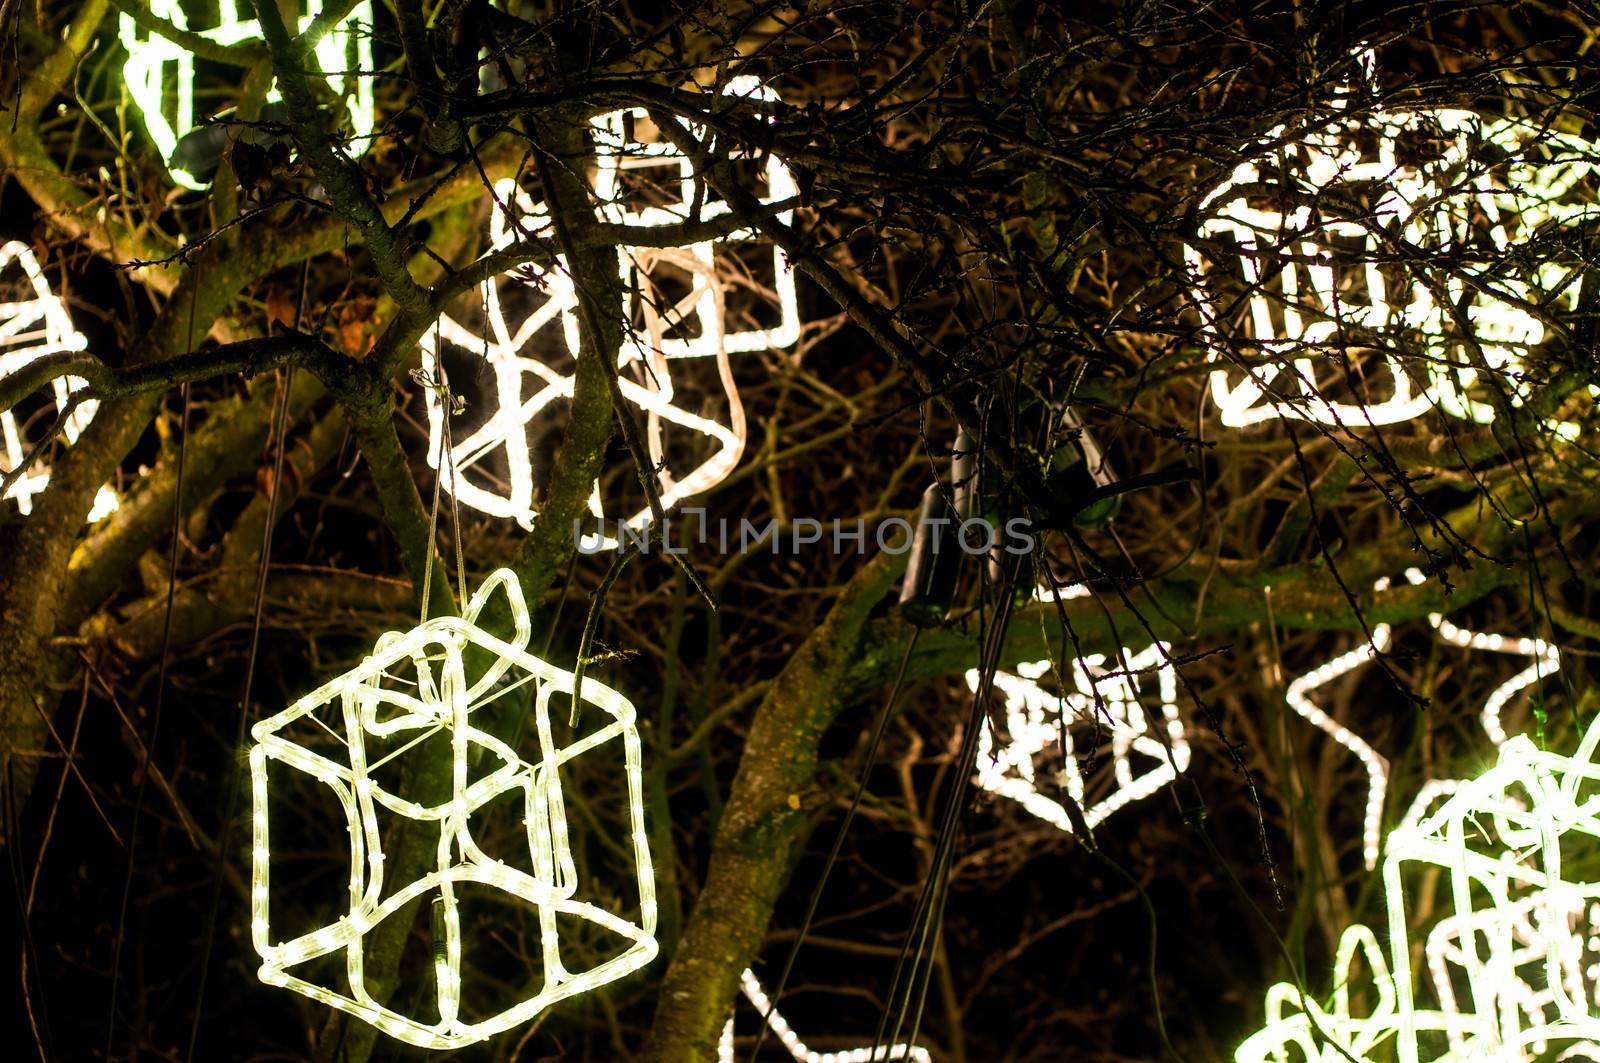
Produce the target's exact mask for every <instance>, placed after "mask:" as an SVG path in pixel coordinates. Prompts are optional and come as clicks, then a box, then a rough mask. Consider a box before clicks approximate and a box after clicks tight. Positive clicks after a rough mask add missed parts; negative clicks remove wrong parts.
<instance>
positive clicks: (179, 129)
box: [118, 0, 376, 189]
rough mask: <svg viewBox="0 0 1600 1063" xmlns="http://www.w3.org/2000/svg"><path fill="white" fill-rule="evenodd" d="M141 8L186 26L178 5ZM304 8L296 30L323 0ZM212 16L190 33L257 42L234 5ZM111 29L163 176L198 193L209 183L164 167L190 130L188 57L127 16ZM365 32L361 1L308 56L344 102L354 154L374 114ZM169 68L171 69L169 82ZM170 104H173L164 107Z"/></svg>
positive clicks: (367, 13)
mask: <svg viewBox="0 0 1600 1063" xmlns="http://www.w3.org/2000/svg"><path fill="white" fill-rule="evenodd" d="M148 3H149V8H150V13H151V14H152V15H154V16H156V17H157V18H160V19H165V20H166V21H168V22H170V23H172V25H174V26H176V27H177V28H178V29H181V30H186V29H188V28H189V22H188V16H187V15H185V14H184V10H183V4H182V2H181V0H148ZM306 5H307V10H306V13H305V14H304V15H302V16H301V18H300V21H299V24H298V26H299V32H301V33H303V32H305V30H306V29H307V28H308V27H309V26H310V25H311V23H312V21H313V20H314V19H315V18H316V17H317V16H318V15H319V14H320V13H321V12H322V6H323V5H322V0H306ZM218 14H219V20H218V23H217V25H215V26H212V27H210V28H208V29H202V30H199V31H197V32H199V34H200V35H201V36H203V37H205V38H207V39H208V40H212V41H215V42H216V43H218V44H222V45H232V44H239V43H241V42H243V41H255V40H260V39H261V26H260V24H259V23H258V22H257V21H256V20H255V19H253V18H240V17H239V13H238V9H237V5H236V3H235V0H219V12H218ZM118 27H119V35H120V37H121V39H122V46H123V48H124V49H125V50H126V51H127V53H128V56H127V58H126V59H125V60H123V64H122V76H123V82H124V84H126V85H127V87H128V95H129V96H130V97H132V99H133V103H134V106H136V107H137V108H138V109H139V113H140V114H141V115H142V116H143V117H144V125H145V130H146V131H147V132H148V133H149V134H150V139H151V140H153V141H154V142H155V145H156V147H157V148H158V149H159V150H160V152H161V157H162V159H164V160H169V163H168V165H169V171H168V172H170V173H171V175H172V179H173V180H174V181H176V182H177V183H178V184H180V185H183V186H184V187H185V188H194V189H203V188H204V187H205V186H206V185H207V184H208V183H209V182H205V181H201V180H199V179H198V178H197V177H195V175H193V174H191V173H189V172H187V171H186V170H183V169H182V168H180V167H177V166H175V165H172V164H171V162H170V160H171V159H172V156H173V153H174V152H175V151H176V150H177V147H178V141H179V140H180V139H181V138H182V137H183V136H184V135H185V134H187V133H188V132H189V131H190V130H192V129H194V128H195V120H194V55H193V53H191V52H190V51H189V50H188V49H186V48H184V47H183V46H182V45H180V44H177V43H175V42H173V41H169V40H167V38H165V37H163V36H161V35H160V34H156V33H151V34H148V35H145V34H143V33H142V31H141V30H140V29H139V25H138V23H136V22H134V20H133V19H132V18H131V17H130V16H128V15H126V14H124V15H122V16H120V17H119V20H118ZM371 29H372V5H371V3H370V0H361V2H360V3H357V4H356V5H355V6H353V7H352V8H351V9H350V12H349V13H348V14H346V15H345V17H344V18H342V19H340V20H339V23H338V24H337V25H336V26H334V27H333V28H332V29H331V30H330V31H329V32H328V33H326V34H324V35H323V37H322V39H321V40H319V41H317V43H316V47H315V49H314V50H313V52H312V55H314V56H315V57H316V63H317V66H318V67H319V68H320V72H321V73H323V74H324V75H325V78H326V80H327V83H328V87H329V88H330V89H332V90H333V92H334V95H336V96H338V97H340V98H342V99H344V100H345V108H346V111H347V113H348V114H349V117H350V128H351V132H352V133H353V134H354V136H353V146H354V147H355V149H356V152H357V154H360V153H362V152H365V151H366V149H367V145H368V143H369V142H370V140H371V137H372V130H373V124H374V114H375V113H376V112H375V109H374V103H373V95H372V84H373V78H372V77H371V72H372V71H373V69H374V68H373V65H372V39H371ZM168 64H172V66H173V67H174V70H173V71H172V73H173V75H174V76H173V78H172V80H171V81H170V82H169V80H168V69H167V67H168ZM346 71H352V72H353V73H352V77H351V81H352V82H354V91H353V92H350V93H348V94H347V93H346V91H345V72H346ZM169 99H170V100H171V101H172V106H171V107H170V108H169V107H168V103H167V101H168V100H169ZM267 99H268V101H269V102H272V101H276V100H278V99H280V97H279V95H278V90H277V89H276V88H274V89H273V90H272V91H271V93H270V94H269V95H268V97H267Z"/></svg>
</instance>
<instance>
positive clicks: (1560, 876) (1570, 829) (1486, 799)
mask: <svg viewBox="0 0 1600 1063" xmlns="http://www.w3.org/2000/svg"><path fill="white" fill-rule="evenodd" d="M1597 746H1600V724H1597V725H1594V726H1591V727H1590V729H1589V731H1588V732H1587V733H1586V734H1585V735H1584V736H1583V740H1582V742H1581V743H1580V744H1579V747H1578V750H1577V752H1576V753H1575V754H1573V755H1572V756H1570V757H1568V756H1563V755H1561V754H1558V753H1551V752H1546V751H1543V750H1540V749H1538V748H1537V747H1535V746H1534V744H1533V742H1531V741H1530V740H1529V739H1528V738H1527V737H1526V736H1525V735H1516V736H1514V737H1511V738H1508V739H1507V740H1506V742H1505V744H1503V745H1502V746H1501V747H1500V755H1499V758H1498V759H1497V761H1496V763H1495V765H1494V767H1492V768H1490V769H1489V770H1488V771H1486V772H1484V773H1483V774H1482V775H1480V776H1478V777H1477V778H1476V779H1473V780H1472V781H1470V782H1467V783H1464V784H1463V785H1462V786H1461V787H1460V788H1459V789H1458V790H1457V791H1456V792H1455V793H1454V794H1453V795H1451V796H1450V797H1449V798H1448V799H1447V800H1446V801H1445V802H1444V803H1443V804H1442V805H1441V806H1440V807H1439V808H1438V809H1437V810H1435V811H1434V812H1432V813H1429V814H1428V815H1426V816H1424V817H1423V818H1422V820H1421V821H1420V822H1419V823H1418V824H1417V825H1416V826H1415V827H1414V828H1411V829H1409V830H1406V831H1403V832H1402V831H1396V832H1395V833H1394V834H1392V835H1391V836H1390V838H1389V855H1388V857H1387V859H1386V860H1385V862H1384V887H1385V891H1386V894H1387V900H1388V910H1389V936H1390V945H1391V950H1392V952H1393V956H1392V961H1393V969H1394V974H1395V982H1396V988H1397V990H1398V1005H1397V1009H1398V1019H1399V1030H1400V1036H1399V1045H1398V1048H1399V1058H1400V1060H1401V1061H1402V1063H1418V1061H1419V1059H1421V1058H1422V1057H1421V1056H1420V1055H1419V1052H1418V1046H1417V1038H1416V1032H1417V1029H1418V1025H1419V1024H1418V1020H1417V1018H1416V1016H1415V1014H1414V1012H1415V992H1414V987H1413V985H1412V982H1411V971H1410V963H1411V956H1410V951H1411V950H1410V944H1409V934H1410V926H1409V920H1408V919H1407V917H1406V916H1407V906H1406V903H1405V873H1406V871H1407V869H1408V865H1412V864H1417V865H1422V866H1424V867H1426V868H1437V869H1442V870H1443V871H1445V872H1446V873H1447V874H1448V876H1449V883H1450V897H1451V901H1452V903H1453V906H1454V910H1453V912H1452V914H1451V915H1450V916H1448V917H1447V918H1446V919H1445V920H1442V921H1441V922H1440V924H1439V925H1438V926H1437V927H1436V928H1435V930H1434V932H1433V935H1432V938H1433V941H1432V943H1431V945H1430V946H1429V948H1428V949H1427V951H1428V953H1429V963H1430V966H1431V967H1432V972H1431V973H1432V974H1433V976H1434V981H1435V986H1436V989H1437V987H1438V986H1439V985H1440V984H1441V983H1444V984H1445V986H1446V988H1445V990H1444V992H1443V993H1442V994H1441V996H1442V999H1441V1005H1442V1007H1443V1008H1444V1009H1445V1010H1446V1013H1447V1016H1448V1018H1449V1022H1448V1023H1447V1024H1446V1031H1447V1033H1448V1034H1449V1037H1450V1044H1451V1048H1452V1051H1453V1052H1454V1053H1455V1054H1456V1055H1457V1056H1458V1057H1460V1058H1466V1057H1465V1056H1464V1053H1466V1052H1467V1051H1469V1050H1470V1051H1473V1052H1476V1053H1478V1054H1479V1056H1480V1057H1483V1058H1500V1059H1504V1058H1517V1059H1530V1060H1531V1059H1535V1058H1542V1057H1545V1056H1546V1055H1547V1053H1549V1052H1551V1051H1552V1043H1556V1044H1560V1043H1565V1042H1568V1041H1573V1040H1588V1039H1593V1038H1597V1037H1600V1000H1597V998H1596V992H1595V990H1596V986H1597V985H1600V978H1597V977H1596V976H1597V974H1600V966H1596V965H1595V963H1594V962H1593V958H1592V957H1591V959H1590V961H1589V962H1585V961H1584V956H1585V954H1586V944H1587V952H1596V951H1597V950H1596V948H1595V946H1596V945H1600V941H1596V940H1591V939H1592V938H1593V936H1594V935H1595V934H1596V932H1597V931H1600V925H1597V924H1596V923H1595V921H1594V919H1595V916H1596V915H1597V914H1600V909H1597V908H1596V902H1597V901H1600V880H1597V879H1595V878H1593V877H1591V876H1592V875H1593V869H1594V868H1595V861H1594V859H1593V857H1594V855H1596V854H1595V852H1594V849H1595V838H1596V837H1597V836H1600V800H1597V797H1600V794H1597V792H1596V789H1595V783H1596V782H1597V781H1600V765H1596V764H1595V763H1594V754H1595V750H1596V747H1597ZM1569 874H1574V875H1576V877H1575V878H1569V877H1568V875H1569ZM1456 979H1459V982H1460V983H1461V984H1464V985H1465V986H1466V989H1467V992H1466V993H1465V994H1464V995H1461V996H1460V998H1459V999H1457V994H1456V993H1455V992H1454V991H1453V990H1452V989H1451V988H1450V985H1452V984H1454V981H1453V980H1456Z"/></svg>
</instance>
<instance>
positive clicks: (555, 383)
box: [421, 180, 748, 551]
mask: <svg viewBox="0 0 1600 1063" xmlns="http://www.w3.org/2000/svg"><path fill="white" fill-rule="evenodd" d="M549 234H550V224H549V219H548V215H547V212H546V210H545V208H544V206H543V204H535V203H534V202H533V201H532V199H531V197H529V196H528V194H527V193H526V192H524V191H522V190H521V189H520V188H518V187H517V185H516V183H515V182H514V181H509V180H507V181H501V182H499V183H497V184H496V185H495V205H494V210H493V213H492V216H491V219H490V249H491V250H500V249H502V248H504V247H507V246H509V245H510V244H511V243H512V242H513V241H515V240H516V239H518V237H519V236H526V237H533V236H548V235H549ZM652 253H653V254H655V255H657V256H661V257H663V258H665V257H674V258H675V261H677V262H678V263H679V264H680V265H683V266H685V267H686V268H688V269H706V270H709V267H706V266H705V265H704V263H703V262H702V261H701V259H699V258H698V257H696V256H695V255H693V254H691V253H689V252H687V251H682V250H670V249H668V250H657V251H655V252H652ZM708 284H709V282H708ZM480 297H481V303H482V309H483V324H482V326H481V332H482V334H481V335H480V334H477V333H475V332H474V331H473V330H471V329H468V328H466V327H464V326H463V325H461V324H459V323H458V322H456V321H455V320H453V319H452V318H450V317H449V316H447V315H446V316H441V317H440V319H439V323H438V327H437V328H436V329H434V330H431V331H430V332H428V333H426V334H425V335H424V336H423V338H422V343H421V345H422V355H423V358H422V361H423V368H424V370H426V371H427V372H429V373H430V374H433V375H435V376H437V375H438V374H439V369H440V361H441V358H442V357H443V356H444V353H445V352H446V351H448V350H450V349H452V348H454V349H455V350H456V351H458V352H459V353H460V355H461V356H462V357H464V358H466V359H468V360H469V361H470V362H471V363H474V364H483V365H486V367H487V370H488V373H489V374H490V375H492V377H493V388H492V394H491V395H488V396H485V397H484V398H483V399H480V400H479V402H480V405H482V406H484V407H485V409H483V410H481V411H480V412H479V414H478V415H479V416H480V417H481V418H482V419H481V420H480V422H479V423H478V426H477V427H476V428H474V429H472V430H471V431H470V432H469V433H468V434H466V435H465V436H464V437H463V438H461V439H458V440H455V441H454V443H453V446H452V448H451V452H452V453H451V455H447V457H449V456H453V460H452V461H450V462H448V463H447V464H449V465H451V466H452V467H451V468H449V469H447V471H446V472H445V478H444V481H443V486H444V489H445V490H447V491H450V492H451V493H452V494H454V495H455V496H456V497H457V498H458V499H459V500H460V501H461V502H462V504H464V505H468V506H471V507H473V508H474V509H478V510H481V511H482V512H485V513H488V514H491V515H493V516H498V517H509V518H511V519H514V520H516V521H518V522H519V523H521V524H522V525H523V526H524V527H531V526H532V525H533V521H534V519H535V518H536V517H537V516H538V507H537V506H536V504H535V501H534V500H535V496H536V494H537V493H538V491H537V487H538V485H537V484H536V482H535V471H536V466H537V464H538V463H537V462H536V460H535V457H534V453H533V451H532V448H531V446H530V437H531V436H532V435H534V434H535V433H536V432H537V431H538V430H541V429H543V430H549V428H550V427H551V425H552V423H553V422H555V421H556V419H557V418H556V415H557V413H558V411H559V405H558V404H559V403H562V402H564V401H568V400H570V399H571V398H572V392H573V373H574V369H573V367H574V365H575V360H576V358H577V356H578V351H579V335H578V320H577V305H578V304H577V297H576V292H575V289H574V287H573V282H572V277H571V275H570V274H569V273H568V271H567V268H566V264H565V261H564V260H562V259H561V258H559V257H558V258H557V259H556V260H555V261H554V262H553V263H551V264H549V265H539V264H529V265H528V266H526V267H524V268H523V270H522V271H521V274H520V278H514V277H504V278H497V279H491V280H488V281H485V282H484V284H483V285H482V287H481V290H480ZM529 300H531V301H532V302H533V304H534V306H533V308H532V309H531V310H529V309H525V308H524V309H522V310H521V311H520V312H519V310H518V309H517V308H516V307H514V306H513V305H512V304H513V302H516V303H521V304H525V303H527V302H528V301H529ZM720 320H721V319H720V318H717V319H716V321H714V322H713V325H714V327H717V328H720V325H719V324H717V322H720ZM646 324H647V330H648V333H649V335H650V336H651V337H652V338H659V336H660V324H659V319H653V318H650V317H648V316H647V321H646ZM664 346H665V345H664V344H663V343H656V342H649V343H641V342H639V340H638V339H637V338H635V337H629V338H628V339H627V340H625V342H624V344H623V347H622V349H621V350H619V351H618V352H617V362H618V381H617V383H618V385H619V388H620V390H621V392H622V397H623V399H624V400H625V401H627V402H629V403H631V404H632V405H634V406H636V407H638V409H639V410H640V411H642V412H643V413H644V415H645V425H644V428H645V432H644V439H645V444H646V447H647V449H648V451H649V455H650V459H651V462H652V464H653V465H654V466H655V469H656V482H657V491H658V494H659V497H660V499H661V504H662V506H663V507H664V508H670V507H672V506H675V505H676V504H677V503H678V502H680V501H682V500H683V499H685V498H689V497H692V496H694V495H696V494H699V493H700V492H702V491H705V490H706V489H708V488H710V487H712V486H714V485H715V484H717V483H720V482H721V481H722V480H723V479H724V478H725V477H726V476H727V475H728V474H729V473H730V472H732V471H733V469H734V467H735V466H737V465H738V463H739V458H740V457H741V456H742V455H743V453H744V446H745V440H746V438H747V434H748V433H747V428H746V424H745V417H744V407H743V405H742V404H741V403H740V401H739V390H738V387H737V385H736V384H735V383H734V380H733V373H732V368H731V366H730V365H729V363H728V356H727V352H726V351H722V352H721V353H719V354H717V355H716V357H715V359H714V368H715V372H714V374H713V373H708V372H700V373H698V374H697V376H698V378H699V382H700V385H701V387H700V388H699V389H698V390H697V391H696V392H695V393H694V394H693V395H692V396H690V395H688V394H687V393H686V395H685V396H684V397H680V395H679V391H680V388H681V387H682V385H681V384H680V383H679V382H678V381H677V379H676V378H677V377H678V376H681V375H683V373H684V372H685V370H675V369H674V368H673V364H672V363H671V362H669V361H668V359H667V356H666V355H665V353H664V351H663V348H664ZM552 348H555V349H552ZM458 383H459V381H458ZM690 397H692V398H693V400H694V402H695V404H696V405H695V408H694V409H690V408H687V401H686V400H687V399H688V398H690ZM427 402H428V425H429V444H428V462H429V464H430V465H432V466H434V467H435V468H437V467H438V463H439V455H440V451H441V448H440V443H441V436H442V433H443V431H444V416H445V414H444V409H443V406H442V397H441V396H440V395H439V394H438V393H435V392H430V393H429V394H428V396H427ZM705 405H724V406H726V410H727V419H726V421H723V420H719V419H717V418H716V417H715V416H709V415H707V413H706V412H704V407H705ZM471 412H472V411H471V410H470V408H469V414H470V413H471ZM696 437H699V438H700V439H704V440H705V441H707V442H709V443H710V444H711V449H710V452H709V453H704V452H703V449H702V448H700V447H698V446H696V445H695V444H696V443H697V442H698V440H697V439H696ZM680 440H685V441H687V442H686V443H685V445H684V446H676V445H675V444H676V443H677V442H679V441H680ZM683 453H690V454H692V455H693V457H692V458H691V459H687V460H681V455H682V454H683ZM486 459H488V460H486ZM675 460H677V461H678V464H688V465H690V467H689V468H688V469H687V470H682V469H677V470H675V469H674V467H673V463H674V461H675ZM589 510H590V513H591V514H592V515H593V516H595V517H602V516H605V515H606V513H605V510H604V508H603V507H602V500H601V497H600V493H599V489H598V487H597V488H596V490H595V492H594V493H593V494H592V495H591V496H590V499H589ZM652 520H653V515H652V513H651V511H650V508H649V507H648V506H647V505H641V506H638V507H636V508H635V509H634V511H633V512H632V513H631V514H628V515H627V516H626V517H625V518H622V521H621V523H624V524H626V526H627V527H628V528H629V529H631V531H632V532H633V533H635V534H642V533H643V531H644V529H646V528H647V527H648V526H649V525H650V524H651V523H652ZM619 544H620V538H619V537H618V536H613V535H609V534H606V533H605V532H604V531H603V530H602V531H599V532H589V533H587V534H586V535H585V536H584V537H583V538H582V539H581V540H580V546H581V547H582V548H583V549H585V550H590V551H594V550H600V549H614V548H615V547H617V546H618V545H619Z"/></svg>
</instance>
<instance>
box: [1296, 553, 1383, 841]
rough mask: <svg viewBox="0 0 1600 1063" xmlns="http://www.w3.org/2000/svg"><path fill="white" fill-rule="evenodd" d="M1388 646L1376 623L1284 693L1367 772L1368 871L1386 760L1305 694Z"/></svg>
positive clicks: (1364, 836) (1379, 822) (1364, 829)
mask: <svg viewBox="0 0 1600 1063" xmlns="http://www.w3.org/2000/svg"><path fill="white" fill-rule="evenodd" d="M1388 586H1389V581H1388V580H1387V579H1380V580H1379V581H1378V582H1377V584H1376V586H1375V589H1376V590H1380V591H1381V590H1384V589H1385V588H1387V587H1388ZM1388 648H1389V625H1388V624H1375V625H1373V628H1372V638H1371V640H1370V641H1368V642H1365V643H1362V644H1361V645H1360V646H1357V647H1356V648H1355V649H1353V650H1350V651H1349V652H1348V653H1341V654H1339V656H1337V657H1335V658H1333V659H1332V660H1331V661H1326V662H1324V663H1322V664H1320V665H1318V666H1317V667H1315V668H1313V669H1312V670H1311V671H1309V672H1307V673H1306V674H1305V675H1303V676H1300V677H1299V678H1298V679H1295V680H1294V681H1293V682H1291V683H1290V684H1289V688H1288V689H1287V690H1286V691H1284V695H1283V698H1284V700H1285V701H1286V702H1288V703H1289V707H1290V708H1291V709H1293V710H1294V711H1295V712H1296V713H1298V714H1299V715H1300V717H1301V718H1302V719H1305V720H1306V721H1307V722H1309V723H1310V724H1311V725H1312V726H1313V727H1316V728H1317V729H1318V730H1320V731H1322V732H1323V733H1324V734H1326V735H1327V736H1328V737H1329V738H1331V739H1333V740H1334V741H1335V742H1337V743H1339V745H1341V746H1343V747H1344V748H1345V749H1347V750H1349V751H1350V752H1351V753H1352V754H1354V755H1355V758H1356V760H1358V761H1360V762H1361V769H1362V770H1363V771H1365V772H1366V773H1367V803H1366V810H1365V812H1364V813H1363V814H1362V818H1361V858H1362V859H1363V860H1364V861H1365V862H1366V865H1367V869H1368V870H1369V871H1370V870H1371V869H1373V868H1375V867H1377V866H1378V849H1379V841H1380V839H1381V837H1382V832H1383V798H1384V794H1385V793H1386V792H1387V790H1388V788H1389V762H1388V761H1387V760H1385V759H1384V758H1383V757H1382V756H1380V755H1379V754H1378V752H1377V750H1375V749H1373V748H1372V747H1371V746H1370V745H1368V744H1367V742H1366V740H1365V739H1364V738H1362V737H1361V736H1360V735H1358V734H1356V733H1355V732H1354V731H1352V730H1350V728H1348V727H1346V726H1345V725H1344V724H1342V723H1340V722H1339V721H1338V720H1335V719H1334V718H1333V717H1332V716H1329V715H1328V714H1327V713H1326V712H1324V711H1323V710H1322V709H1321V708H1319V707H1318V706H1317V705H1316V703H1315V702H1313V701H1312V700H1311V699H1310V698H1309V697H1307V695H1308V694H1310V693H1311V691H1313V690H1315V689H1317V688H1318V687H1320V686H1322V685H1323V684H1325V683H1331V682H1333V680H1335V679H1338V678H1339V677H1340V676H1343V675H1348V674H1349V673H1350V672H1353V671H1355V670H1356V669H1357V668H1359V667H1361V666H1362V665H1364V664H1366V663H1367V662H1368V661H1370V660H1372V659H1373V658H1375V657H1376V656H1377V655H1378V654H1380V653H1383V652H1384V651H1385V650H1387V649H1388Z"/></svg>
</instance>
